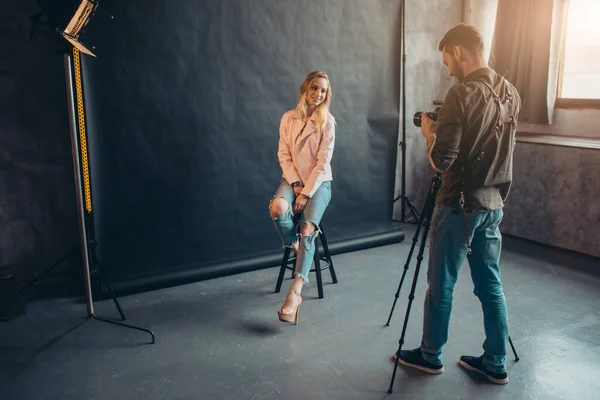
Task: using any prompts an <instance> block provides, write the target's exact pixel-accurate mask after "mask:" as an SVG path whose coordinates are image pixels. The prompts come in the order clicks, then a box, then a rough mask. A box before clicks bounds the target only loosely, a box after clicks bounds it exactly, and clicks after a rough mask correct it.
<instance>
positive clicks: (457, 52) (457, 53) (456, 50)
mask: <svg viewBox="0 0 600 400" xmlns="http://www.w3.org/2000/svg"><path fill="white" fill-rule="evenodd" d="M462 50H463V49H462V48H461V47H460V46H452V55H453V56H454V58H455V59H456V60H458V61H463V58H464V54H463V51H462Z"/></svg>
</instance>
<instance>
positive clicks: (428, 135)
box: [421, 113, 437, 145]
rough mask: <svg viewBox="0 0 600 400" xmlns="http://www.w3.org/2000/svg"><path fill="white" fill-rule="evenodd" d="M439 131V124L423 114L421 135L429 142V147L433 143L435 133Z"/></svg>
mask: <svg viewBox="0 0 600 400" xmlns="http://www.w3.org/2000/svg"><path fill="white" fill-rule="evenodd" d="M436 131H437V122H435V121H434V120H432V119H431V118H429V116H428V115H427V114H426V113H421V134H422V135H423V137H424V138H425V140H427V145H429V144H430V143H431V142H433V139H434V138H435V132H436Z"/></svg>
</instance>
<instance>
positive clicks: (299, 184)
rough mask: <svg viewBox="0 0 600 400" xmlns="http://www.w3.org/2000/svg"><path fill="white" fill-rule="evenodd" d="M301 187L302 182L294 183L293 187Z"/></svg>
mask: <svg viewBox="0 0 600 400" xmlns="http://www.w3.org/2000/svg"><path fill="white" fill-rule="evenodd" d="M299 186H302V182H300V181H296V182H293V183H292V187H299Z"/></svg>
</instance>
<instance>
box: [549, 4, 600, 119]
mask: <svg viewBox="0 0 600 400" xmlns="http://www.w3.org/2000/svg"><path fill="white" fill-rule="evenodd" d="M569 6H570V2H569V1H567V4H566V7H564V10H565V29H563V30H562V37H561V49H560V59H559V63H558V82H557V85H556V86H557V87H556V99H555V101H554V107H555V108H562V109H594V110H600V97H599V98H594V99H589V98H588V99H581V98H574V97H561V95H562V87H563V74H564V66H565V53H566V49H567V31H568V30H569V26H568V20H569Z"/></svg>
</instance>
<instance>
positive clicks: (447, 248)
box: [421, 205, 508, 372]
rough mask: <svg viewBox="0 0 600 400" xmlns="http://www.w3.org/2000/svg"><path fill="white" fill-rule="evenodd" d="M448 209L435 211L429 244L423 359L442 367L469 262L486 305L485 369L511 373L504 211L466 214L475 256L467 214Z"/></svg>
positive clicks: (482, 303) (484, 317)
mask: <svg viewBox="0 0 600 400" xmlns="http://www.w3.org/2000/svg"><path fill="white" fill-rule="evenodd" d="M453 211H454V210H453V209H452V208H449V207H446V206H439V205H438V206H436V207H435V209H434V212H433V216H432V219H431V228H430V229H431V230H430V236H429V238H430V242H429V268H428V271H427V282H428V285H429V287H428V290H427V294H426V296H425V310H424V322H423V339H422V342H421V353H422V355H423V358H424V359H425V360H426V361H428V362H430V363H432V364H436V365H440V364H442V349H443V347H444V345H445V344H446V342H447V341H448V324H449V323H450V312H451V310H452V293H453V290H454V284H455V283H456V280H457V278H458V271H459V270H460V267H461V265H462V264H463V262H464V260H465V257H466V258H467V259H468V261H469V266H470V268H471V278H472V280H473V285H474V287H475V290H474V291H473V293H474V294H475V296H477V297H478V298H479V300H480V301H481V306H482V308H483V324H484V328H485V336H486V338H485V341H484V343H483V350H484V353H483V364H484V365H485V367H486V368H487V369H488V370H490V371H492V372H504V371H505V369H506V342H507V341H508V316H507V311H506V300H505V298H504V292H503V290H502V283H501V282H500V268H499V266H498V262H499V261H500V251H501V247H502V236H501V234H500V229H499V228H498V225H500V222H501V221H502V216H503V213H502V209H499V210H493V211H486V212H476V213H467V228H468V229H467V232H468V237H469V240H470V241H471V250H472V254H470V255H467V244H466V235H465V226H464V217H463V215H462V213H460V212H456V211H454V212H453Z"/></svg>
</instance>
